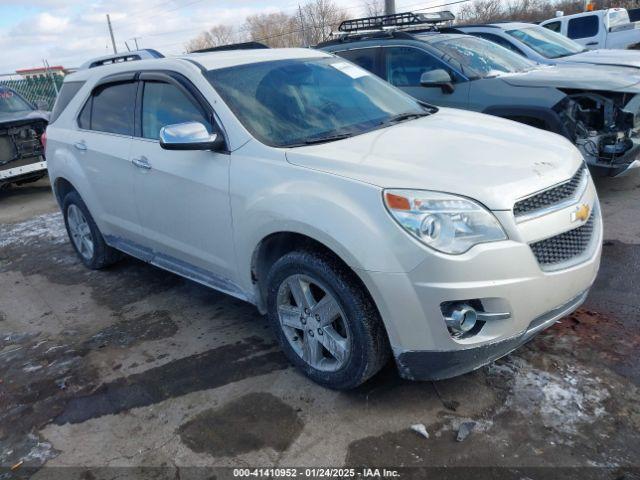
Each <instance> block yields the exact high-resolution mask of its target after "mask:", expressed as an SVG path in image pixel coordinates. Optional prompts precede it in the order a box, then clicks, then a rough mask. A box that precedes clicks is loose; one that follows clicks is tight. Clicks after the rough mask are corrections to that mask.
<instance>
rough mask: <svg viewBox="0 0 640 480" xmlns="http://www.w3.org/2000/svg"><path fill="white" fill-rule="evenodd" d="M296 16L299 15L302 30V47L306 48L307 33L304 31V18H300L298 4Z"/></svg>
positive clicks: (300, 9) (300, 8) (300, 10)
mask: <svg viewBox="0 0 640 480" xmlns="http://www.w3.org/2000/svg"><path fill="white" fill-rule="evenodd" d="M298 14H299V15H300V28H301V30H302V46H303V47H308V46H309V45H308V44H307V33H306V32H305V30H304V17H303V16H302V7H301V6H300V4H298Z"/></svg>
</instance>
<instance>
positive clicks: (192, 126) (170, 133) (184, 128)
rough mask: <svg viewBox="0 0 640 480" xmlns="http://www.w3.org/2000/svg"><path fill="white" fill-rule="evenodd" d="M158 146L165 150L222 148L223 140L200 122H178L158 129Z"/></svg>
mask: <svg viewBox="0 0 640 480" xmlns="http://www.w3.org/2000/svg"><path fill="white" fill-rule="evenodd" d="M160 146H161V147H162V148H164V149H165V150H213V151H216V150H222V148H223V147H224V140H223V138H222V137H221V136H219V135H217V134H215V133H209V132H208V131H207V128H206V127H205V126H204V125H203V124H201V123H200V122H187V123H178V124H175V125H167V126H166V127H162V128H161V129H160Z"/></svg>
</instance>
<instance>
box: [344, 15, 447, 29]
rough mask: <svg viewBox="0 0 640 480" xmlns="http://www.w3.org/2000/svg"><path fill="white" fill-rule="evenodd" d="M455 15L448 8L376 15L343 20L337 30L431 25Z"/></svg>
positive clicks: (445, 20)
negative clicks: (427, 11) (425, 11)
mask: <svg viewBox="0 0 640 480" xmlns="http://www.w3.org/2000/svg"><path fill="white" fill-rule="evenodd" d="M455 18H456V17H455V16H454V15H453V13H451V12H450V11H448V10H445V11H442V12H434V13H413V12H404V13H395V14H392V15H378V16H375V17H363V18H354V19H352V20H345V21H344V22H342V23H341V24H340V26H339V27H338V31H339V32H344V33H350V32H357V31H362V30H382V29H384V28H392V27H397V28H399V27H411V26H417V25H426V24H429V25H433V24H436V23H441V22H448V21H452V20H455Z"/></svg>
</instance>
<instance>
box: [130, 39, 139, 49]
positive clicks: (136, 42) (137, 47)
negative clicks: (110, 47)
mask: <svg viewBox="0 0 640 480" xmlns="http://www.w3.org/2000/svg"><path fill="white" fill-rule="evenodd" d="M140 38H141V37H133V39H132V40H133V41H134V42H135V44H136V50H140V47H139V46H138V40H139V39H140Z"/></svg>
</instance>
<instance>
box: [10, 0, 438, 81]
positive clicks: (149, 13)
mask: <svg viewBox="0 0 640 480" xmlns="http://www.w3.org/2000/svg"><path fill="white" fill-rule="evenodd" d="M334 1H335V4H336V5H338V6H339V7H340V8H342V9H343V10H344V11H345V13H347V14H348V15H349V16H361V15H362V14H363V13H364V10H363V5H364V1H363V0H334ZM447 1H450V0H426V1H420V0H396V9H397V11H399V12H401V11H406V10H412V9H417V8H425V7H429V6H431V5H440V4H442V3H447ZM299 2H300V3H302V4H304V2H305V0H299ZM297 8H298V1H296V0H263V1H255V0H235V1H216V0H23V1H16V0H13V1H7V0H0V74H2V73H11V72H13V71H15V70H16V69H19V68H30V67H36V66H41V65H42V59H47V60H48V61H49V64H50V65H52V66H53V65H63V66H65V67H75V66H78V65H80V64H81V63H83V62H84V61H86V60H87V59H89V58H92V57H96V56H100V55H105V54H108V53H111V51H112V50H111V41H110V39H109V34H108V30H107V22H106V17H105V15H106V14H107V13H109V14H110V15H111V21H112V24H113V28H114V32H115V36H116V41H117V46H118V50H125V49H126V48H125V45H124V42H125V41H127V42H128V43H129V46H131V47H132V48H133V40H131V39H132V38H133V37H141V38H140V39H139V40H138V42H139V45H140V47H141V48H144V47H147V48H156V49H158V50H160V51H161V52H163V53H165V54H172V53H180V52H182V51H184V45H185V43H186V42H187V41H188V40H189V39H191V38H193V37H194V36H196V35H197V34H198V33H199V32H201V31H202V30H205V29H206V28H208V27H211V26H213V25H216V24H228V25H236V26H240V25H242V24H243V23H244V20H245V18H246V17H247V15H252V14H255V13H269V12H277V11H284V12H287V13H295V11H296V10H297Z"/></svg>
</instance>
